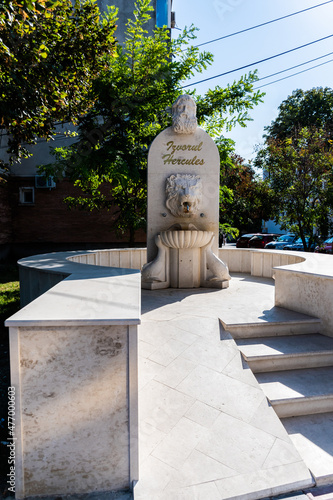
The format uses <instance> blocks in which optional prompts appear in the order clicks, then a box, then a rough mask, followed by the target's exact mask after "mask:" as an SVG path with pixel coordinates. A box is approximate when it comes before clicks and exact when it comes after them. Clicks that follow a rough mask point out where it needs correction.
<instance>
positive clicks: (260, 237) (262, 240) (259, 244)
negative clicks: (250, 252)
mask: <svg viewBox="0 0 333 500" xmlns="http://www.w3.org/2000/svg"><path fill="white" fill-rule="evenodd" d="M279 236H280V235H279V234H267V233H263V234H256V235H254V236H252V238H251V239H250V240H249V248H265V246H266V244H267V243H269V242H270V241H273V240H276V239H277V238H278V237H279Z"/></svg>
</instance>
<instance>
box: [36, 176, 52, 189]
mask: <svg viewBox="0 0 333 500" xmlns="http://www.w3.org/2000/svg"><path fill="white" fill-rule="evenodd" d="M35 186H36V188H48V189H52V188H55V187H56V183H55V182H54V180H53V177H46V176H45V175H35Z"/></svg>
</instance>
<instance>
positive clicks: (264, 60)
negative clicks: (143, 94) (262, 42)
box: [182, 34, 333, 89]
mask: <svg viewBox="0 0 333 500" xmlns="http://www.w3.org/2000/svg"><path fill="white" fill-rule="evenodd" d="M332 36H333V34H332V35H328V36H325V37H323V38H319V39H318V40H314V41H313V42H308V43H305V44H304V45H300V46H299V47H295V48H293V49H289V50H286V51H284V52H280V53H279V54H275V55H274V56H270V57H266V58H265V59H261V60H260V61H255V62H253V63H250V64H246V65H245V66H240V67H239V68H235V69H231V70H229V71H225V72H224V73H220V74H219V75H215V76H210V77H209V78H205V79H204V80H199V81H198V82H194V83H189V84H187V85H183V86H182V88H183V89H184V88H186V87H191V86H192V85H197V84H198V83H203V82H208V81H209V80H213V79H214V78H219V77H220V76H225V75H229V74H230V73H235V71H239V70H241V69H245V68H249V67H250V66H254V65H256V64H261V63H263V62H266V61H269V60H271V59H274V58H275V57H280V56H283V55H285V54H289V53H290V52H294V51H295V50H299V49H303V48H304V47H308V46H309V45H313V44H314V43H318V42H322V41H323V40H327V39H328V38H331V37H332Z"/></svg>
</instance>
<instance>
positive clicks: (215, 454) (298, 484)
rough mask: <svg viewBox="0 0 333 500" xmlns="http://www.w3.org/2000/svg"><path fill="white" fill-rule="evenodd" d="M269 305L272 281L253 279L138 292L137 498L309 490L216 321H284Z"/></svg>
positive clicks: (301, 467)
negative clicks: (224, 284) (222, 287)
mask: <svg viewBox="0 0 333 500" xmlns="http://www.w3.org/2000/svg"><path fill="white" fill-rule="evenodd" d="M273 305H274V281H273V280H271V279H263V278H254V277H251V276H249V275H233V279H232V280H231V282H230V287H229V288H228V289H226V290H210V289H197V290H174V289H168V290H159V291H153V292H152V291H147V290H143V294H142V325H141V326H140V329H139V419H140V481H139V483H138V484H137V485H136V487H135V490H134V498H135V500H152V499H154V500H170V499H171V500H178V499H179V500H180V499H181V500H194V499H195V500H201V499H202V500H227V499H236V498H237V499H239V500H241V499H247V500H251V499H257V498H263V497H264V496H267V497H270V496H273V495H278V494H282V493H284V492H288V491H296V490H303V489H304V488H306V487H311V486H312V485H313V479H312V477H311V475H310V473H309V471H308V469H307V467H306V466H305V464H304V462H303V460H302V459H301V457H300V455H299V454H298V452H297V450H296V449H295V447H294V445H293V444H292V442H291V440H290V438H289V436H288V435H287V433H286V431H285V429H284V427H283V425H282V424H281V422H280V420H279V419H278V417H277V416H276V414H275V412H274V411H273V409H272V408H271V407H270V406H269V405H268V403H267V399H266V397H265V395H264V393H263V392H262V390H261V388H260V386H259V385H258V383H257V381H256V379H255V377H254V375H253V374H252V372H251V370H250V369H249V368H248V366H247V365H246V364H245V363H244V362H243V360H242V357H241V354H240V351H239V349H238V347H237V345H236V344H235V342H234V340H233V339H232V337H231V336H230V334H229V333H228V332H227V331H226V330H224V329H223V327H222V325H221V323H220V321H219V319H221V320H222V321H223V322H224V324H229V323H232V324H235V323H253V322H275V321H277V319H279V320H283V319H285V320H288V318H290V313H288V311H283V310H281V309H279V308H274V306H273ZM284 312H285V318H284ZM292 316H293V318H294V317H295V313H294V314H292ZM296 316H297V314H296ZM301 316H303V315H300V317H301ZM303 317H304V316H303Z"/></svg>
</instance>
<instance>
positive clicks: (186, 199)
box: [166, 174, 202, 217]
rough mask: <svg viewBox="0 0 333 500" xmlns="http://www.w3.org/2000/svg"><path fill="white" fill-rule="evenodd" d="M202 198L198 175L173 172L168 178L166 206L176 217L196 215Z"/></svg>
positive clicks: (200, 182)
mask: <svg viewBox="0 0 333 500" xmlns="http://www.w3.org/2000/svg"><path fill="white" fill-rule="evenodd" d="M201 200H202V181H201V179H200V177H199V176H198V175H191V174H173V175H170V177H168V178H167V180H166V206H167V208H168V209H169V210H170V212H171V213H172V215H174V216H175V217H194V216H196V215H197V213H198V211H199V208H200V205H201Z"/></svg>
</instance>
